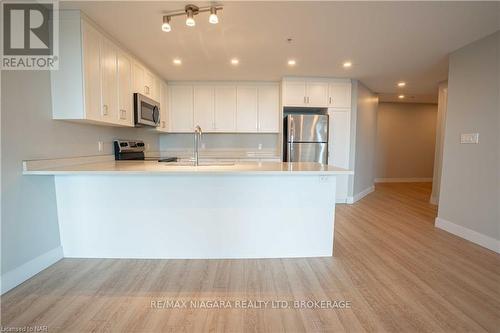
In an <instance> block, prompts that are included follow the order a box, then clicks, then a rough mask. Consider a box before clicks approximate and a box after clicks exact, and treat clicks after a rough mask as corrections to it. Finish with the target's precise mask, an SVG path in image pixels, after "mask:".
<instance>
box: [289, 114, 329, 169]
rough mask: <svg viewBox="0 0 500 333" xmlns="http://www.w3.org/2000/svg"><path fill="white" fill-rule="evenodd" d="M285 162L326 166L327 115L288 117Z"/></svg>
mask: <svg viewBox="0 0 500 333" xmlns="http://www.w3.org/2000/svg"><path fill="white" fill-rule="evenodd" d="M286 161H287V162H318V163H323V164H328V115H303V114H301V115H288V116H287V119H286Z"/></svg>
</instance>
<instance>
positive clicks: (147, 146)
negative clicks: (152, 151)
mask: <svg viewBox="0 0 500 333" xmlns="http://www.w3.org/2000/svg"><path fill="white" fill-rule="evenodd" d="M146 150H147V151H149V143H146Z"/></svg>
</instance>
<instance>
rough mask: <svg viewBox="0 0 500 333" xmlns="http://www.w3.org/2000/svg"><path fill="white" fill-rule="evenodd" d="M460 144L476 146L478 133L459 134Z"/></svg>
mask: <svg viewBox="0 0 500 333" xmlns="http://www.w3.org/2000/svg"><path fill="white" fill-rule="evenodd" d="M460 143H462V144H465V143H472V144H478V143H479V133H462V134H460Z"/></svg>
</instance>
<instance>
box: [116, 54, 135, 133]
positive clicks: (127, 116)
mask: <svg viewBox="0 0 500 333" xmlns="http://www.w3.org/2000/svg"><path fill="white" fill-rule="evenodd" d="M117 66H118V121H119V122H120V123H121V124H123V125H130V126H133V125H134V116H133V112H134V107H133V97H132V96H133V95H132V63H131V61H130V58H129V57H128V56H127V55H126V54H125V53H123V52H118V55H117Z"/></svg>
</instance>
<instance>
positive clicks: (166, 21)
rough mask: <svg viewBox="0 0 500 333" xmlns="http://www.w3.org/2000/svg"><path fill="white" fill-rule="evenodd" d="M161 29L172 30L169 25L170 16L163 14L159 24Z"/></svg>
mask: <svg viewBox="0 0 500 333" xmlns="http://www.w3.org/2000/svg"><path fill="white" fill-rule="evenodd" d="M161 30H163V31H165V32H169V31H170V30H172V27H171V26H170V16H168V15H165V16H163V24H162V25H161Z"/></svg>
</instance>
